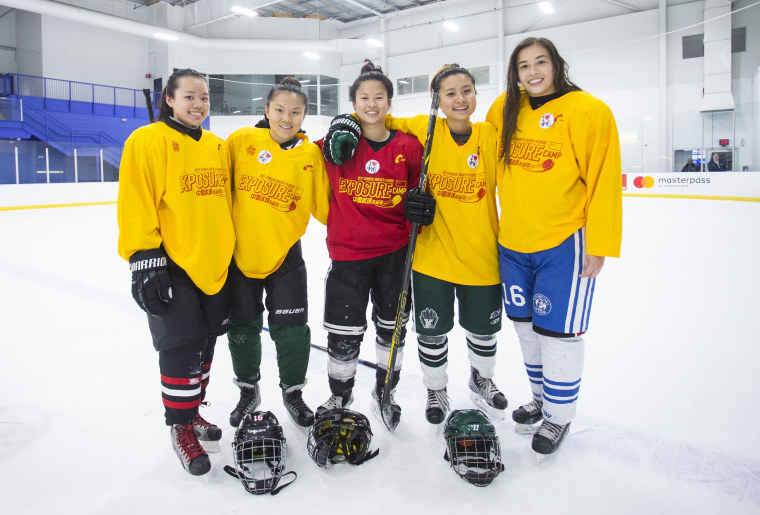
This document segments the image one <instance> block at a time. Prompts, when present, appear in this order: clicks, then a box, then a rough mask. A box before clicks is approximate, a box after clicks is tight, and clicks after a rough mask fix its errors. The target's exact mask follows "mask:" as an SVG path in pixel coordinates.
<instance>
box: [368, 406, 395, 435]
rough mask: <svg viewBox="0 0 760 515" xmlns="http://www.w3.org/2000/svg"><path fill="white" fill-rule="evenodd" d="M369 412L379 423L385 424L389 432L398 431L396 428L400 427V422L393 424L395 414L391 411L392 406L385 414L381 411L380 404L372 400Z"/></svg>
mask: <svg viewBox="0 0 760 515" xmlns="http://www.w3.org/2000/svg"><path fill="white" fill-rule="evenodd" d="M369 410H370V411H371V412H372V415H374V417H375V418H376V419H377V420H378V421H380V422H382V423H383V425H384V426H385V428H386V429H387V430H388V431H390V432H391V433H392V432H393V431H395V430H396V426H398V422H396V423H395V424H394V423H393V412H392V411H391V409H390V406H389V407H388V409H387V410H386V412H383V410H381V409H380V404H379V403H377V402H375V401H374V400H372V401H370V403H369ZM386 417H387V418H386Z"/></svg>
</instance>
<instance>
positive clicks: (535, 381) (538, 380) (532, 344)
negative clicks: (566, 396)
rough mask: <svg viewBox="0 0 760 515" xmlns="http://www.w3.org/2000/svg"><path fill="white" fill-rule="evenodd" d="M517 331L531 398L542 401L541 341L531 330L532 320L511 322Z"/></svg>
mask: <svg viewBox="0 0 760 515" xmlns="http://www.w3.org/2000/svg"><path fill="white" fill-rule="evenodd" d="M512 323H513V325H514V326H515V331H516V332H517V339H518V340H519V342H520V349H521V350H522V356H523V363H525V371H526V372H527V373H528V380H529V381H530V390H531V392H532V393H533V398H534V399H537V400H540V401H543V398H544V375H543V366H542V360H541V343H540V342H539V341H538V333H537V332H535V331H534V330H533V323H532V322H512Z"/></svg>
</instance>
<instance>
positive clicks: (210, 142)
mask: <svg viewBox="0 0 760 515" xmlns="http://www.w3.org/2000/svg"><path fill="white" fill-rule="evenodd" d="M231 210H232V195H231V191H230V169H229V156H228V154H227V147H226V145H225V143H224V140H222V139H220V138H218V137H216V136H214V134H212V133H211V132H208V131H203V134H202V135H201V138H200V140H199V141H195V140H194V139H193V138H191V137H190V136H187V135H185V134H182V133H180V132H178V131H176V130H174V129H172V128H170V127H168V126H167V125H166V124H165V123H163V122H158V123H152V124H150V125H146V126H144V127H140V128H139V129H137V130H136V131H134V132H133V133H132V134H131V135H130V136H129V138H128V139H127V141H126V143H125V144H124V152H123V154H122V157H121V166H120V168H119V197H118V202H117V209H116V212H117V218H118V222H119V242H118V245H119V255H120V256H121V257H123V258H124V259H126V260H129V257H130V256H131V255H132V254H134V253H135V252H137V251H139V250H148V249H155V248H158V247H159V246H161V245H163V247H164V250H165V251H166V254H167V255H168V256H169V257H170V258H171V259H172V261H174V262H175V263H176V264H177V265H179V266H180V267H181V268H182V269H183V270H184V271H185V272H187V275H188V276H189V277H190V279H192V281H193V283H195V285H196V286H198V288H200V289H201V291H203V293H205V294H207V295H213V294H216V293H218V292H219V290H221V288H222V286H223V285H224V283H225V281H226V280H227V270H228V267H229V265H230V261H231V260H232V249H233V248H234V246H235V231H234V229H233V227H232V217H231Z"/></svg>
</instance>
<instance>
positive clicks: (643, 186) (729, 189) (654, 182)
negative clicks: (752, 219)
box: [623, 172, 760, 199]
mask: <svg viewBox="0 0 760 515" xmlns="http://www.w3.org/2000/svg"><path fill="white" fill-rule="evenodd" d="M623 192H624V193H626V194H629V195H650V196H659V195H662V196H668V197H670V196H684V197H747V198H748V199H749V198H759V199H760V172H681V173H651V174H635V173H628V174H625V173H624V174H623Z"/></svg>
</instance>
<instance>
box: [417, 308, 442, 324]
mask: <svg viewBox="0 0 760 515" xmlns="http://www.w3.org/2000/svg"><path fill="white" fill-rule="evenodd" d="M437 323H438V313H436V312H435V310H434V309H433V308H425V309H423V310H422V313H420V324H422V328H423V329H435V326H436V324H437Z"/></svg>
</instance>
